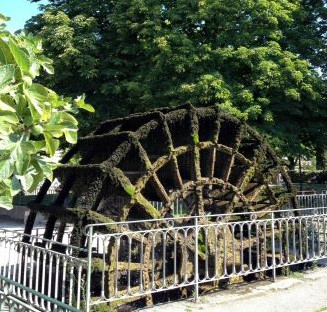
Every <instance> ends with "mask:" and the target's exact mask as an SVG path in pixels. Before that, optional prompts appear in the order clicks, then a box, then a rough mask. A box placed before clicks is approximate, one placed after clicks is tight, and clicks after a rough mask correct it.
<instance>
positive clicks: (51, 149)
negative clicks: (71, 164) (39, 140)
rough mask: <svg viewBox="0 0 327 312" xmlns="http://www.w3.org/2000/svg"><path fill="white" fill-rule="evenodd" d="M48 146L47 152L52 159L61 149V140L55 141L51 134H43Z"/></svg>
mask: <svg viewBox="0 0 327 312" xmlns="http://www.w3.org/2000/svg"><path fill="white" fill-rule="evenodd" d="M43 135H44V138H45V144H46V152H47V153H48V154H49V155H50V156H51V157H52V156H53V155H54V154H55V152H56V150H57V149H58V147H59V140H57V139H54V138H53V137H52V135H51V134H50V133H47V132H44V133H43Z"/></svg>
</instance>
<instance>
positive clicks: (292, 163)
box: [287, 156, 296, 171]
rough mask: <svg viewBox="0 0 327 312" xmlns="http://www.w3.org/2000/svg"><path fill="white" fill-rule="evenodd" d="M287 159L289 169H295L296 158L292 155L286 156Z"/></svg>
mask: <svg viewBox="0 0 327 312" xmlns="http://www.w3.org/2000/svg"><path fill="white" fill-rule="evenodd" d="M287 158H288V161H289V163H290V164H289V169H290V170H291V171H292V170H295V164H296V158H295V157H293V156H288V157H287Z"/></svg>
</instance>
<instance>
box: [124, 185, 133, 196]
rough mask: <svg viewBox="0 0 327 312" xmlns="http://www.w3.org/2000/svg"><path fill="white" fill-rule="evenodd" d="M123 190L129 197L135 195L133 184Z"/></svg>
mask: <svg viewBox="0 0 327 312" xmlns="http://www.w3.org/2000/svg"><path fill="white" fill-rule="evenodd" d="M124 190H125V192H126V193H127V194H128V195H130V196H133V195H134V194H135V187H134V185H133V184H129V185H127V186H125V188H124Z"/></svg>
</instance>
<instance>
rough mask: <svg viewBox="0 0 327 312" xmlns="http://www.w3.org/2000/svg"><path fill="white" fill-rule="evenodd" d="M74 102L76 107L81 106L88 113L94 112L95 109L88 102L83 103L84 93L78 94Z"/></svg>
mask: <svg viewBox="0 0 327 312" xmlns="http://www.w3.org/2000/svg"><path fill="white" fill-rule="evenodd" d="M74 103H75V105H76V106H77V107H78V108H82V109H84V110H86V111H88V112H90V113H94V112H95V110H94V107H93V106H92V105H90V104H87V103H85V95H84V94H83V95H81V96H78V97H77V98H76V99H75V100H74Z"/></svg>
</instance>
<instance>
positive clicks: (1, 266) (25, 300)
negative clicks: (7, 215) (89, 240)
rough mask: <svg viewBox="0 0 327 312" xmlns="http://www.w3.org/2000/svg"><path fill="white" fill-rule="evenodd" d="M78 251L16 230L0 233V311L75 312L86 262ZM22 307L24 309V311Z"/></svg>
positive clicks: (80, 300)
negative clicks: (75, 255)
mask: <svg viewBox="0 0 327 312" xmlns="http://www.w3.org/2000/svg"><path fill="white" fill-rule="evenodd" d="M76 249H78V250H80V249H79V248H76V247H73V246H69V245H66V244H62V243H58V242H55V241H52V240H46V239H44V238H42V236H35V235H26V234H23V233H21V232H17V231H10V230H2V231H0V251H1V254H2V256H1V258H0V310H1V311H5V308H8V309H10V311H78V310H79V309H80V308H81V307H82V305H83V304H84V298H85V282H84V281H85V278H84V277H85V272H86V261H85V260H83V259H80V258H76V257H73V256H72V253H73V251H74V250H76ZM25 308H26V310H24V309H25Z"/></svg>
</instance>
